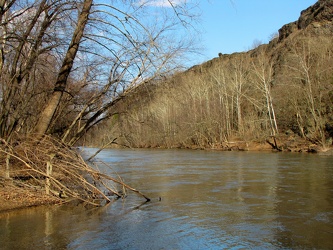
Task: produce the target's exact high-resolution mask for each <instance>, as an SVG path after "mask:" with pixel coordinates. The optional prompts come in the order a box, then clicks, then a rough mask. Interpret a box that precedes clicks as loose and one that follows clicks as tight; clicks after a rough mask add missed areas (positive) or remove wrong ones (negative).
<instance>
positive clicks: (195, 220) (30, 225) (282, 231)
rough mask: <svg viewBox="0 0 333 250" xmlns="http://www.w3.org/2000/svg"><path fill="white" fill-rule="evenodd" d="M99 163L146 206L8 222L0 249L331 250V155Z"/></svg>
mask: <svg viewBox="0 0 333 250" xmlns="http://www.w3.org/2000/svg"><path fill="white" fill-rule="evenodd" d="M92 151H93V149H90V151H89V150H88V152H87V153H92ZM99 157H100V158H101V159H102V160H103V161H105V162H108V163H110V164H111V165H112V166H113V170H114V171H117V173H119V174H120V175H121V176H122V177H123V178H124V180H125V182H127V183H128V184H129V185H131V186H134V187H136V188H137V189H139V190H140V191H142V192H143V193H145V194H147V195H148V196H149V197H152V198H153V201H152V202H149V203H143V202H144V199H142V198H140V197H138V196H136V195H135V194H129V196H128V197H127V198H126V199H124V200H118V201H115V202H114V203H112V204H110V205H108V206H106V207H103V208H95V209H86V208H84V207H82V206H76V207H69V206H55V207H50V208H31V209H25V210H21V211H16V212H10V213H5V214H2V215H0V244H1V245H0V249H333V157H332V156H319V155H309V154H285V153H253V152H206V151H190V150H106V151H103V152H102V153H101V154H100V155H99ZM105 171H106V170H105ZM107 171H110V170H107ZM159 197H161V198H162V200H161V201H159Z"/></svg>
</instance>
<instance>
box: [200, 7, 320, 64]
mask: <svg viewBox="0 0 333 250" xmlns="http://www.w3.org/2000/svg"><path fill="white" fill-rule="evenodd" d="M316 2H317V1H316V0H292V1H291V0H201V1H199V5H200V9H201V12H202V16H201V21H202V22H201V24H199V26H201V29H202V30H203V33H202V42H203V45H204V46H205V50H204V51H203V52H202V53H203V54H204V55H203V58H202V61H206V60H209V59H212V58H214V57H217V56H218V53H219V52H221V53H223V54H231V53H233V52H241V51H246V50H249V49H250V48H251V47H252V45H253V43H254V41H261V42H263V43H267V42H268V41H269V37H270V36H271V35H272V34H274V33H276V32H277V31H278V30H279V29H280V28H281V27H282V26H283V25H284V24H287V23H290V22H293V21H296V20H297V19H298V18H299V16H300V12H301V11H302V10H304V9H306V8H307V7H309V6H311V5H313V4H314V3H316ZM202 61H201V62H202Z"/></svg>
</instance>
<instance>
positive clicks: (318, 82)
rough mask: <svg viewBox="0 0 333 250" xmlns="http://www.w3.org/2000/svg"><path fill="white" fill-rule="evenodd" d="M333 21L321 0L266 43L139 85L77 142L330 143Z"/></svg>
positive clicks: (330, 7)
mask: <svg viewBox="0 0 333 250" xmlns="http://www.w3.org/2000/svg"><path fill="white" fill-rule="evenodd" d="M332 21H333V1H331V0H320V1H318V2H317V3H316V4H315V5H313V6H311V7H309V8H308V9H306V10H304V11H302V13H301V15H300V18H299V19H298V20H297V21H295V22H293V23H290V24H286V25H285V26H283V27H282V28H281V29H280V30H279V34H278V35H277V36H276V37H275V38H273V39H272V40H271V41H270V42H269V44H262V45H259V46H257V47H256V48H254V49H252V50H250V51H248V52H244V53H234V54H231V55H229V54H219V57H217V58H214V59H212V60H210V61H208V62H205V63H203V64H201V65H196V66H193V67H192V68H190V69H188V70H187V71H185V72H179V73H178V74H175V75H173V76H172V77H170V78H167V79H160V80H159V81H150V82H147V83H145V84H142V85H140V87H138V88H137V89H135V91H132V92H131V93H130V94H129V95H127V96H126V98H125V99H123V100H122V101H121V102H119V103H118V105H117V107H116V109H115V110H114V111H113V112H114V113H113V116H112V119H110V120H108V121H107V122H105V123H103V124H101V125H100V126H99V127H97V128H96V129H94V130H92V131H91V132H90V134H88V135H87V136H86V137H85V138H84V139H85V140H83V141H81V142H82V143H86V144H95V145H100V144H101V142H102V141H104V142H106V141H108V140H112V139H114V138H118V139H117V141H118V143H120V144H123V145H127V146H131V147H168V148H170V147H183V148H187V147H189V148H218V149H228V150H231V149H244V150H246V149H251V147H252V148H253V147H255V145H257V146H258V145H260V144H262V145H261V147H262V146H263V145H266V146H268V147H269V148H272V147H273V148H276V149H278V150H293V151H304V150H312V149H313V148H315V147H317V148H319V147H321V148H322V149H325V148H328V147H330V146H331V145H332V137H333V23H332ZM106 138H108V139H106ZM301 139H302V140H301ZM301 141H303V142H302V143H301ZM300 144H302V146H300ZM251 145H252V146H251ZM315 145H316V146H315Z"/></svg>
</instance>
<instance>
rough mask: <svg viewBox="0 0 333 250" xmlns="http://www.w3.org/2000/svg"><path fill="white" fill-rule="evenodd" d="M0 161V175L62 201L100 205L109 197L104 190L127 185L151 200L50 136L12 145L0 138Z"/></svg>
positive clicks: (147, 199) (112, 190)
mask: <svg viewBox="0 0 333 250" xmlns="http://www.w3.org/2000/svg"><path fill="white" fill-rule="evenodd" d="M0 162H5V166H6V167H5V169H4V170H2V169H0V171H1V172H2V171H3V173H1V172H0V175H2V176H3V177H7V178H10V179H12V180H15V183H16V185H17V187H18V188H19V187H21V188H22V187H23V188H24V187H25V188H27V189H29V190H34V189H35V190H44V191H45V193H46V194H48V195H50V196H56V197H58V198H59V200H61V201H63V198H64V197H66V198H67V199H68V200H72V199H78V200H80V201H83V202H86V203H88V204H91V205H94V206H101V205H102V204H105V202H106V203H109V202H110V201H111V198H110V196H109V195H107V194H116V195H117V196H118V197H122V195H121V194H120V193H119V191H118V190H120V188H123V189H129V190H131V191H133V192H135V193H137V194H139V195H140V196H142V197H144V198H145V199H146V201H150V199H149V198H148V197H147V196H145V195H144V194H142V193H141V192H139V191H138V190H136V189H134V188H132V187H130V186H128V185H127V184H125V183H124V182H123V181H122V180H121V178H119V177H118V178H114V177H112V176H109V175H107V174H104V173H101V172H100V171H99V170H97V168H96V169H95V168H93V166H91V165H89V164H88V163H87V162H85V161H84V160H83V158H82V157H81V155H80V154H78V153H77V152H76V151H74V150H73V149H71V148H69V147H67V146H66V145H65V144H62V143H61V142H59V141H58V140H55V139H54V138H51V137H47V136H46V137H44V138H43V139H42V140H41V141H36V140H35V139H33V138H25V139H24V140H21V141H20V142H18V143H16V144H15V145H14V146H12V145H10V144H8V143H7V142H6V141H4V140H1V142H0ZM110 182H112V184H110ZM106 191H107V194H106ZM103 201H104V202H103Z"/></svg>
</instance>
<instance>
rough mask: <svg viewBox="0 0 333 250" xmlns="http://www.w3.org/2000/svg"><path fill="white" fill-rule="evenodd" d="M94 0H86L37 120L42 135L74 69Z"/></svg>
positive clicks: (37, 130)
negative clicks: (46, 100)
mask: <svg viewBox="0 0 333 250" xmlns="http://www.w3.org/2000/svg"><path fill="white" fill-rule="evenodd" d="M92 2H93V0H84V2H83V7H82V11H81V13H80V15H79V19H78V22H77V25H76V29H75V31H74V34H73V37H72V41H71V43H70V45H69V48H68V50H67V53H66V56H65V58H64V61H63V64H62V66H61V68H60V72H59V74H58V78H57V81H56V83H55V86H54V90H53V93H52V95H51V97H50V99H49V102H48V103H47V104H46V107H45V108H44V110H43V111H42V113H41V115H40V118H39V120H38V122H37V125H36V127H35V130H34V132H35V133H36V134H37V135H38V136H39V137H41V136H42V135H44V134H45V133H46V131H47V129H48V128H49V126H50V124H51V120H52V118H53V115H54V113H55V111H56V109H57V107H58V105H59V103H60V100H61V97H62V94H63V93H64V91H65V89H66V85H67V78H68V76H69V73H70V72H71V70H72V67H73V63H74V59H75V57H76V54H77V51H78V49H79V44H80V41H81V39H82V37H83V31H84V28H85V26H86V24H87V21H88V16H89V13H90V9H91V6H92Z"/></svg>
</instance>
